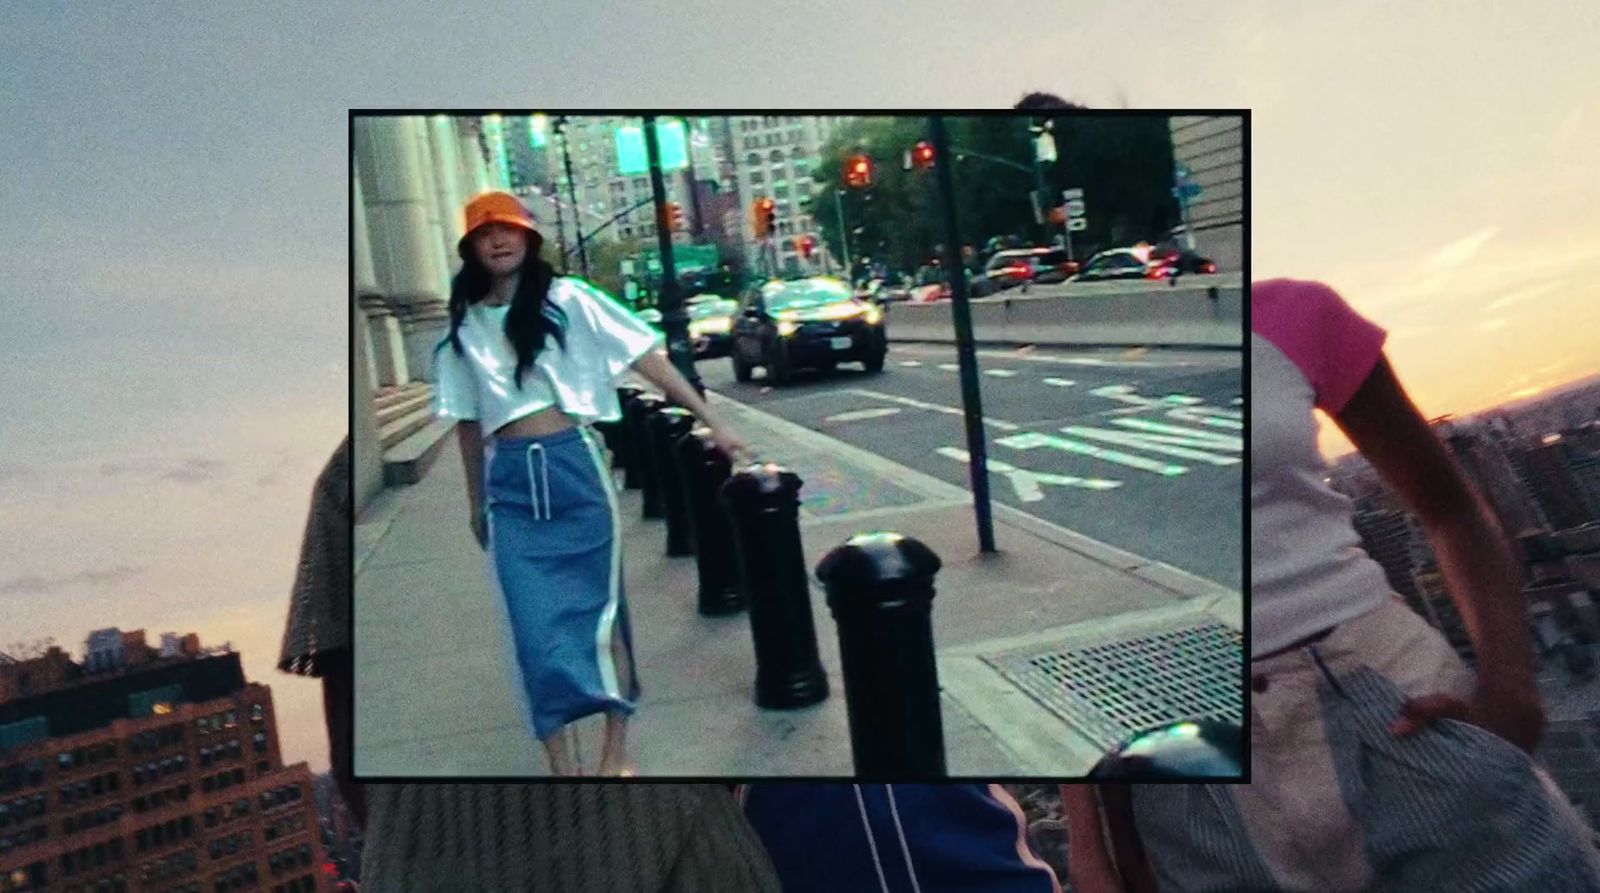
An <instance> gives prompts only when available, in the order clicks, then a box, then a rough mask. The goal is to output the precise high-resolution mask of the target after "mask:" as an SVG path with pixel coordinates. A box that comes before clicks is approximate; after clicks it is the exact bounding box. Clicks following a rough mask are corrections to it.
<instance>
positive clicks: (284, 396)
mask: <svg viewBox="0 0 1600 893" xmlns="http://www.w3.org/2000/svg"><path fill="white" fill-rule="evenodd" d="M811 11H812V12H813V14H814V15H813V16H812V18H813V20H814V21H841V22H842V21H859V22H861V24H860V25H859V26H858V27H852V28H846V29H830V30H831V31H832V32H836V33H833V35H832V37H831V38H830V39H829V40H828V41H818V42H816V43H815V44H814V45H812V46H810V47H809V48H808V49H807V50H806V51H805V52H803V53H802V52H796V53H793V54H788V55H789V56H790V57H794V58H803V59H804V60H805V67H804V68H803V69H802V71H803V73H804V75H805V77H804V78H797V79H793V80H785V79H780V78H776V77H770V78H769V77H761V78H744V77H730V76H729V75H728V73H729V72H730V71H757V70H769V69H771V68H772V67H773V61H772V43H771V40H770V34H769V32H768V30H767V28H766V27H765V25H764V23H762V22H760V21H759V20H757V19H753V18H751V17H750V16H749V14H748V11H747V10H746V9H745V7H743V6H742V5H736V4H732V3H726V2H720V3H711V4H708V5H704V6H702V7H701V8H700V9H699V11H698V14H697V15H684V14H682V12H681V11H680V10H677V9H675V8H665V9H663V10H662V11H660V12H656V11H654V10H646V9H636V8H627V9H620V8H619V9H606V8H597V7H595V6H594V5H593V4H578V3H561V2H558V3H554V4H548V5H547V6H546V7H544V8H542V9H541V10H540V11H539V16H540V18H539V27H536V28H532V29H530V30H529V31H524V30H523V29H517V28H507V27H505V24H506V23H507V22H509V21H514V20H518V19H517V18H516V17H525V16H526V15H527V11H526V10H525V9H524V8H522V7H518V6H513V5H511V4H480V5H477V6H475V7H473V8H472V9H469V10H465V11H464V12H463V13H462V14H460V15H455V16H451V17H449V18H439V17H437V13H436V10H435V9H434V8H433V7H431V6H428V5H426V4H421V3H409V4H401V5H400V6H399V7H396V8H393V9H391V11H390V14H389V15H387V16H385V17H384V18H383V19H382V20H378V19H375V18H373V17H371V16H370V14H369V13H367V12H366V11H363V10H359V9H355V8H342V7H331V6H327V5H323V4H312V3H303V2H301V3H295V2H289V3H282V4H276V5H274V6H273V7H272V8H271V9H265V8H263V9H259V10H254V9H248V8H241V9H233V8H230V9H227V10H220V9H215V8H210V7H203V6H199V5H194V6H190V7H187V8H185V9H184V11H183V12H181V13H179V12H176V11H173V10H167V11H166V12H165V13H163V12H151V11H150V10H147V9H144V8H142V7H141V8H134V7H126V8H117V7H106V6H95V7H90V6H75V5H51V4H24V5H22V6H20V7H19V8H16V9H13V10H10V11H9V13H10V14H9V15H8V18H7V27H6V28H5V29H4V30H3V31H0V51H3V52H4V54H5V57H6V58H7V59H8V60H9V65H8V73H9V74H11V75H12V80H11V83H12V84H13V90H12V91H10V92H9V93H8V94H7V96H6V98H5V99H4V100H0V105H3V107H4V108H5V110H6V111H7V113H8V114H7V121H8V124H9V125H10V126H8V127H6V128H4V130H3V131H0V163H3V164H4V166H5V168H6V170H8V171H9V172H10V173H11V176H8V177H6V178H4V180H3V181H0V203H3V204H4V206H5V207H6V208H7V210H8V211H9V212H10V213H8V214H6V215H4V217H3V218H0V294H5V295H6V296H7V305H6V306H7V318H6V325H4V326H0V377H4V379H5V380H6V381H8V382H24V383H26V386H18V387H13V388H7V389H5V391H4V392H0V413H3V414H4V415H5V417H6V418H7V419H8V420H11V425H9V426H8V430H7V436H6V438H5V440H6V451H5V453H4V454H3V455H0V542H6V543H7V544H12V545H13V548H11V549H8V550H5V554H3V555H0V598H3V599H4V600H5V603H6V605H7V617H8V620H12V623H11V624H9V625H10V627H11V628H10V629H8V630H7V635H6V637H5V638H6V639H7V641H12V640H19V639H23V640H25V639H34V638H41V637H44V636H53V637H55V638H57V639H58V640H61V641H63V642H66V643H68V644H69V645H71V646H73V647H76V643H71V642H70V638H71V637H72V636H75V635H77V634H78V632H79V630H80V627H81V625H82V624H81V623H80V621H79V620H78V618H80V617H84V616H88V617H94V618H97V621H98V624H99V625H105V626H120V627H122V628H126V629H134V628H141V627H142V628H145V629H149V630H155V631H159V630H165V629H185V630H187V629H194V630H197V631H199V632H200V633H201V635H202V636H203V637H204V638H205V639H206V640H207V641H221V640H232V641H233V642H234V645H235V647H236V648H237V649H238V651H239V652H240V654H241V657H242V659H243V661H244V663H245V668H246V672H247V674H248V675H249V677H250V678H252V679H258V680H271V685H272V687H273V690H274V693H275V695H276V696H277V705H278V710H279V714H280V716H281V717H283V718H284V721H283V726H284V728H283V749H284V753H285V756H286V759H290V760H306V761H308V762H310V764H311V765H312V767H313V768H314V769H316V770H318V771H321V770H323V769H325V768H326V767H327V743H326V738H325V735H324V733H323V730H322V712H321V691H320V687H319V686H318V684H317V683H316V682H315V681H314V680H305V679H296V678H293V677H289V676H287V675H285V674H281V673H278V672H277V671H276V669H275V666H274V665H275V663H276V658H277V649H278V644H279V640H280V637H281V633H282V626H283V619H284V616H285V612H286V610H287V605H288V592H289V587H290V585H291V582H292V579H293V575H294V570H295V564H296V557H297V553H298V550H299V545H300V537H301V534H302V531H303V529H304V521H305V514H306V510H307V508H308V506H309V496H310V491H311V484H312V481H313V479H314V478H315V476H316V473H317V471H318V470H320V468H321V467H322V465H323V463H325V462H326V460H327V457H328V455H329V454H330V453H331V452H332V450H333V448H334V446H335V445H336V444H337V443H338V441H339V439H340V438H341V437H342V436H343V435H344V429H345V427H346V424H347V421H346V419H347V401H348V392H347V382H346V380H345V379H346V375H347V372H346V370H347V350H348V327H349V311H348V308H347V307H346V306H345V305H344V303H343V302H344V301H345V300H346V299H347V297H348V295H347V283H348V258H347V246H348V233H347V229H348V216H347V201H346V197H347V176H348V170H347V161H348V146H347V132H348V118H347V116H348V110H349V109H350V108H352V107H360V108H373V107H401V106H404V107H413V108H420V107H451V106H460V107H478V108H482V107H486V106H493V105H496V104H501V105H505V106H507V107H527V106H528V105H529V104H530V103H531V102H532V101H533V100H534V98H535V97H537V99H538V101H539V102H540V103H541V104H542V105H545V106H547V107H565V108H580V107H588V108H594V109H596V110H604V109H605V108H608V107H613V108H631V109H642V108H651V107H670V108H679V109H681V108H684V107H685V106H698V107H702V108H706V109H708V110H709V109H717V108H742V109H751V108H763V107H775V108H777V109H793V110H796V111H803V110H807V109H814V108H828V109H838V110H858V111H859V110H866V109H873V108H879V109H892V108H920V109H927V108H939V107H945V108H1007V107H1009V106H1010V105H1011V104H1012V103H1013V102H1015V101H1016V99H1017V98H1018V97H1020V96H1021V95H1022V94H1023V93H1025V92H1028V91H1031V90H1037V89H1042V90H1048V91H1051V92H1055V93H1058V94H1060V95H1062V96H1064V97H1067V98H1069V99H1073V100H1075V101H1078V102H1081V103H1084V104H1086V105H1090V106H1096V107H1123V106H1127V107H1137V108H1150V109H1183V108H1193V109H1216V108H1250V109H1252V117H1251V125H1250V126H1251V134H1250V136H1251V158H1252V170H1251V196H1252V205H1251V216H1252V232H1253V240H1252V256H1253V262H1254V265H1255V269H1254V273H1255V276H1256V278H1265V277H1268V276H1279V275H1288V276H1297V277H1303V278H1318V279H1324V280H1326V281H1329V282H1330V283H1332V284H1334V285H1335V286H1336V287H1338V288H1340V289H1341V290H1342V291H1343V292H1344V293H1345V294H1346V296H1347V297H1348V298H1349V299H1350V300H1351V302H1352V304H1353V305H1354V306H1355V307H1356V308H1357V309H1358V310H1361V311H1363V312H1367V313H1369V314H1371V315H1372V316H1373V317H1374V318H1375V319H1376V320H1377V321H1378V322H1379V323H1380V324H1383V325H1385V326H1387V327H1389V328H1390V330H1391V332H1392V334H1393V340H1392V341H1391V348H1392V350H1393V353H1394V356H1395V360H1396V365H1397V367H1398V369H1399V371H1400V373H1401V376H1402V380H1403V381H1404V382H1405V383H1406V385H1407V386H1408V387H1409V388H1411V389H1412V391H1413V394H1414V396H1416V397H1417V398H1418V402H1419V403H1420V404H1421V405H1422V406H1423V407H1424V410H1425V412H1426V413H1427V414H1428V415H1430V416H1434V415H1442V414H1445V413H1449V412H1456V413H1461V412H1465V411H1469V410H1471V409H1472V408H1474V407H1476V406H1478V405H1480V404H1482V403H1485V402H1490V401H1493V402H1499V401H1500V400H1501V399H1503V398H1509V397H1510V395H1511V393H1513V392H1515V391H1518V390H1523V389H1527V388H1532V387H1540V386H1549V385H1550V384H1552V383H1554V382H1556V381H1558V380H1564V379H1566V378H1570V377H1577V376H1581V375H1582V374H1585V373H1586V372H1587V371H1593V370H1594V369H1595V368H1597V367H1600V361H1597V360H1596V350H1597V348H1596V347H1595V346H1594V344H1593V342H1594V339H1593V338H1592V334H1589V333H1592V332H1594V331H1596V330H1600V319H1597V316H1596V314H1597V313H1600V309H1597V308H1600V301H1597V300H1595V291H1594V289H1595V286H1593V285H1591V284H1589V282H1588V277H1587V270H1588V268H1589V267H1590V266H1592V262H1593V260H1594V258H1595V257H1596V256H1597V254H1600V249H1596V248H1594V247H1593V246H1596V245H1600V220H1597V219H1596V216H1595V215H1594V213H1593V209H1594V208H1595V207H1597V206H1600V180H1597V173H1596V170H1595V168H1594V166H1593V164H1592V159H1591V155H1592V152H1590V151H1589V149H1590V147H1592V146H1593V145H1596V144H1597V143H1600V112H1597V111H1596V110H1595V106H1594V103H1593V98H1592V95H1591V94H1592V89H1591V88H1590V87H1585V86H1584V85H1586V84H1587V85H1592V84H1594V83H1597V82H1600V59H1597V57H1596V56H1595V54H1594V53H1593V52H1592V48H1591V47H1590V46H1589V45H1588V43H1587V42H1586V41H1585V35H1586V34H1589V33H1593V32H1594V30H1595V29H1596V27H1600V8H1597V7H1596V6H1595V5H1594V4H1590V3H1582V2H1575V0H1574V2H1556V0H1548V2H1542V3H1532V4H1528V5H1525V6H1523V7H1520V8H1517V9H1512V8H1510V7H1505V8H1490V9H1486V10H1481V11H1479V12H1477V13H1475V14H1474V15H1461V14H1459V12H1457V11H1456V10H1455V8H1454V7H1453V6H1451V5H1449V4H1445V3H1439V2H1434V3H1418V4H1408V5H1406V6H1405V7H1394V6H1392V5H1386V4H1380V3H1376V2H1352V3H1348V4H1337V5H1331V4H1324V5H1318V6H1307V7H1288V6H1284V5H1282V4H1272V3H1267V2H1234V3H1217V4H1206V5H1203V6H1190V7H1174V8H1170V9H1168V8H1163V9H1162V11H1161V13H1160V15H1161V22H1162V25H1161V27H1154V28H1140V27H1134V28H1130V27H1129V17H1128V12H1127V9H1126V8H1125V6H1124V5H1122V4H1114V3H1110V2H1093V0H1090V2H1080V3H1074V4H1072V5H1071V7H1070V8H1067V7H1063V8H1062V9H1061V10H1060V11H1059V12H1055V11H1041V10H1039V9H1036V8H1034V7H1032V6H1023V5H1021V4H1016V5H1014V6H1012V7H1003V8H1002V9H1001V10H1000V12H1002V13H1003V12H1006V11H1010V12H1014V13H1015V14H1014V15H1011V16H1006V15H1003V14H1002V15H996V16H993V19H994V21H995V23H996V24H995V25H994V26H993V27H986V28H984V29H980V30H979V31H977V32H971V31H962V30H959V29H954V28H948V27H945V26H944V25H943V24H942V23H944V22H946V21H965V20H970V18H971V10H970V8H968V7H967V6H965V5H963V4H958V3H955V2H952V0H935V2H933V3H932V4H931V5H924V6H923V7H922V8H921V9H920V10H919V14H918V15H917V16H914V17H910V18H904V19H898V20H896V19H884V20H883V21H882V23H881V24H878V23H876V22H873V23H867V22H865V21H863V20H860V19H859V14H858V10H856V9H855V8H854V7H851V6H848V5H846V4H843V3H828V2H824V3H823V4H821V5H820V6H818V7H815V8H814V9H813V10H811ZM436 19H437V20H436ZM707 21H715V22H717V23H718V25H717V39H718V40H719V41H721V42H722V44H723V45H722V46H720V47H719V50H718V52H715V53H690V52H686V51H684V50H683V48H686V47H697V46H703V45H705V43H706V41H707V37H706V34H705V23H706V22H707ZM820 27H821V26H819V28H820ZM907 43H909V44H911V45H915V46H918V47H919V48H920V50H919V52H920V53H921V54H922V55H933V56H944V55H948V56H949V57H950V58H952V59H959V60H982V62H981V64H979V63H977V62H972V63H968V64H955V65H948V66H945V65H935V66H927V67H926V68H918V67H916V66H910V67H908V64H907V61H906V58H905V57H904V56H903V55H899V54H894V53H890V52H885V51H884V48H885V47H886V46H890V45H904V44H907ZM612 46H628V47H634V48H638V51H629V52H607V51H602V52H596V48H603V47H612ZM396 47H399V48H400V51H398V52H397V51H396ZM469 55H470V56H473V57H475V61H473V63H472V64H463V60H464V59H466V58H467V57H468V56H469ZM1424 59H1425V60H1426V61H1425V62H1424V61H1422V60H1424ZM78 60H86V63H87V64H78ZM219 60H223V61H219ZM1396 69H1399V70H1401V71H1407V72H1415V73H1416V76H1410V77H1396V76H1395V71H1396ZM801 82H803V83H804V88H803V89H791V88H787V87H785V86H783V85H784V84H788V83H801ZM336 299H337V300H336ZM1535 308H1537V309H1538V311H1539V312H1538V313H1531V312H1525V311H1530V310H1533V309H1535ZM1510 311H1523V312H1519V313H1517V314H1516V315H1515V316H1513V315H1510ZM1491 357H1492V358H1493V361H1492V362H1491V361H1489V359H1490V358H1491ZM1469 358H1470V359H1471V361H1470V362H1469V361H1468V359H1469ZM1546 367H1553V368H1546ZM1514 379H1525V380H1516V381H1514ZM1502 391H1504V392H1505V393H1504V394H1503V395H1502V393H1501V392H1502ZM13 618H16V619H14V620H13Z"/></svg>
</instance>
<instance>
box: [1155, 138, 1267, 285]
mask: <svg viewBox="0 0 1600 893" xmlns="http://www.w3.org/2000/svg"><path fill="white" fill-rule="evenodd" d="M1168 126H1169V127H1170V128H1171V130H1172V156H1173V160H1174V162H1176V163H1177V164H1181V165H1184V166H1185V167H1187V168H1188V169H1189V173H1190V180H1192V181H1193V182H1194V183H1195V184H1196V185H1198V186H1199V187H1200V188H1201V193H1200V195H1198V196H1196V197H1195V198H1194V200H1193V201H1191V202H1190V203H1189V223H1188V227H1189V231H1190V233H1191V234H1192V235H1193V237H1194V244H1195V250H1196V251H1198V252H1199V253H1200V254H1203V255H1205V256H1206V257H1209V258H1211V259H1212V260H1214V261H1216V262H1217V265H1218V267H1219V268H1220V269H1222V270H1225V271H1235V270H1243V269H1244V212H1245V208H1244V178H1245V177H1246V176H1247V175H1248V174H1247V172H1246V171H1245V166H1244V118H1243V117H1240V116H1237V115H1230V116H1196V115H1180V116H1175V117H1173V118H1171V119H1170V120H1169V125H1168ZM1182 231H1183V230H1182V227H1181V226H1180V228H1179V230H1178V231H1177V232H1175V233H1174V235H1178V234H1179V233H1181V232H1182Z"/></svg>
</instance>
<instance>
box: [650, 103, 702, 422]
mask: <svg viewBox="0 0 1600 893" xmlns="http://www.w3.org/2000/svg"><path fill="white" fill-rule="evenodd" d="M644 150H645V154H646V157H647V158H648V159H649V165H650V193H651V195H652V196H653V197H654V199H655V207H656V244H657V245H659V246H660V248H661V296H660V297H659V298H658V299H657V304H656V305H657V306H658V307H659V308H660V309H661V328H662V331H664V332H665V333H666V336H667V355H668V356H669V357H671V358H672V365H674V366H676V367H677V368H678V371H679V372H681V373H683V377H684V378H686V379H688V380H689V384H691V385H693V386H694V389H695V390H696V391H699V392H700V393H702V394H704V393H705V390H706V389H705V385H704V384H702V383H701V382H700V375H699V373H698V372H696V371H695V368H694V352H693V350H692V349H691V348H690V346H689V319H688V317H687V315H685V314H684V312H683V298H682V293H681V292H680V291H679V290H678V271H677V265H676V264H675V263H674V262H673V256H672V230H671V223H672V222H671V221H670V220H667V219H666V207H667V184H666V179H665V177H663V175H662V173H661V141H660V140H659V139H658V137H657V135H656V118H655V116H654V115H646V116H645V118H644Z"/></svg>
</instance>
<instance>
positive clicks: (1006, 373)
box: [983, 369, 1017, 378]
mask: <svg viewBox="0 0 1600 893" xmlns="http://www.w3.org/2000/svg"><path fill="white" fill-rule="evenodd" d="M983 374H984V375H993V376H994V377H995V378H1016V377H1017V373H1015V372H1013V371H1011V370H1010V369H985V370H983Z"/></svg>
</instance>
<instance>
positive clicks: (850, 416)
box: [823, 406, 900, 422]
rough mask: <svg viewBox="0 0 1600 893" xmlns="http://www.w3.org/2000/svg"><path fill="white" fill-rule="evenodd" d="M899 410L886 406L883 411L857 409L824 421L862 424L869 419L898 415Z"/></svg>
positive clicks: (829, 417)
mask: <svg viewBox="0 0 1600 893" xmlns="http://www.w3.org/2000/svg"><path fill="white" fill-rule="evenodd" d="M899 412H900V410H899V409H897V408H895V407H893V406H886V407H883V408H881V409H857V410H852V411H851V412H841V413H839V414H838V415H831V416H828V417H827V418H825V419H823V421H824V422H862V421H866V420H867V419H881V418H883V417H884V416H891V415H898V414H899Z"/></svg>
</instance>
